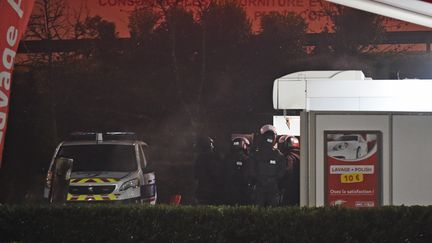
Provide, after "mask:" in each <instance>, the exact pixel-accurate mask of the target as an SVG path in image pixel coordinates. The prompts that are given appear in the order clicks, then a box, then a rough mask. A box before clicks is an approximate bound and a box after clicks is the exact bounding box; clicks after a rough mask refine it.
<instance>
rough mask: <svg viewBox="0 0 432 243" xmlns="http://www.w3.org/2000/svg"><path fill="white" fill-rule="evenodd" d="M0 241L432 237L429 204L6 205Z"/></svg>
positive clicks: (423, 239) (421, 239)
mask: <svg viewBox="0 0 432 243" xmlns="http://www.w3.org/2000/svg"><path fill="white" fill-rule="evenodd" d="M0 241H26V242H27V241H32V242H33V241H36V242H37V241H50V242H89V241H97V242H102V241H104V242H107V241H108V242H131V241H133V242H320V243H321V242H341V243H342V242H343V243H346V242H358V243H360V242H361V243H363V242H391V243H394V242H432V207H419V206H415V207H404V206H402V207H381V208H373V209H344V208H289V207H287V208H258V207H225V206H220V207H211V206H208V207H207V206H199V207H192V206H166V205H160V206H141V205H132V206H131V205H118V206H114V205H111V206H110V205H85V206H77V205H71V206H48V205H30V206H23V205H3V206H0Z"/></svg>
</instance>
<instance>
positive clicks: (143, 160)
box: [138, 146, 147, 169]
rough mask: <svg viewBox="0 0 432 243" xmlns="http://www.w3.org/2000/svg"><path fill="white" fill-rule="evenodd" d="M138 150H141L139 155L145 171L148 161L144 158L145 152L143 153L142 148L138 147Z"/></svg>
mask: <svg viewBox="0 0 432 243" xmlns="http://www.w3.org/2000/svg"><path fill="white" fill-rule="evenodd" d="M138 150H139V152H138V155H139V161H140V164H141V168H142V169H144V168H146V167H147V161H146V158H145V156H144V152H143V150H142V147H141V146H138Z"/></svg>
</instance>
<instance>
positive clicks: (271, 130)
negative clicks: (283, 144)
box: [260, 125, 276, 144]
mask: <svg viewBox="0 0 432 243" xmlns="http://www.w3.org/2000/svg"><path fill="white" fill-rule="evenodd" d="M260 134H261V135H262V136H263V139H264V141H263V142H267V143H271V144H274V143H275V141H276V129H275V127H274V126H272V125H264V126H262V127H261V128H260Z"/></svg>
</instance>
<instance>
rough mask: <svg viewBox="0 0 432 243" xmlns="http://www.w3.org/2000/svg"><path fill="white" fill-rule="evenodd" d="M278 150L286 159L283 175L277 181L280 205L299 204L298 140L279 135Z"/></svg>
mask: <svg viewBox="0 0 432 243" xmlns="http://www.w3.org/2000/svg"><path fill="white" fill-rule="evenodd" d="M278 147H279V150H280V151H281V152H282V154H283V155H284V156H285V157H286V158H287V160H288V168H287V171H286V173H285V175H284V176H283V177H282V179H281V180H280V181H279V188H280V189H281V191H282V200H281V205H290V206H298V205H300V142H299V140H298V138H296V137H294V136H286V135H285V136H281V137H280V138H279V142H278Z"/></svg>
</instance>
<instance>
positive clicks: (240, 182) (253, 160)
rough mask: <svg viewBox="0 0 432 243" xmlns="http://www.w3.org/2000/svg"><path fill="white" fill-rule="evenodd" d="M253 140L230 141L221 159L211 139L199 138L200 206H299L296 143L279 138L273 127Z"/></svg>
mask: <svg viewBox="0 0 432 243" xmlns="http://www.w3.org/2000/svg"><path fill="white" fill-rule="evenodd" d="M253 140H254V141H253V143H251V142H250V141H249V139H247V138H246V137H236V138H234V139H232V141H231V149H230V152H229V153H228V154H227V155H226V156H225V157H224V158H222V157H221V156H220V154H219V153H218V152H217V151H215V146H214V141H213V140H212V139H211V138H209V137H200V138H198V140H197V142H196V146H197V149H198V151H197V152H198V153H197V157H196V160H195V178H196V180H197V181H198V187H197V189H196V193H195V196H196V199H197V201H198V203H199V204H210V205H211V204H228V205H259V206H280V205H299V179H300V178H299V172H300V168H299V166H300V150H299V148H300V146H299V140H298V139H297V138H296V137H294V136H281V137H279V138H278V137H277V134H276V131H275V128H274V127H273V126H272V125H265V126H263V127H261V129H260V131H259V132H258V133H257V134H256V136H254V139H253Z"/></svg>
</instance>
